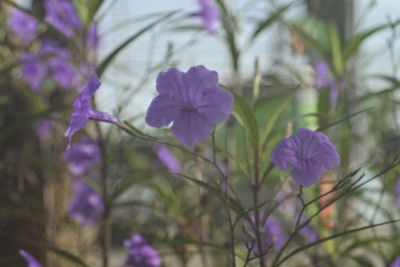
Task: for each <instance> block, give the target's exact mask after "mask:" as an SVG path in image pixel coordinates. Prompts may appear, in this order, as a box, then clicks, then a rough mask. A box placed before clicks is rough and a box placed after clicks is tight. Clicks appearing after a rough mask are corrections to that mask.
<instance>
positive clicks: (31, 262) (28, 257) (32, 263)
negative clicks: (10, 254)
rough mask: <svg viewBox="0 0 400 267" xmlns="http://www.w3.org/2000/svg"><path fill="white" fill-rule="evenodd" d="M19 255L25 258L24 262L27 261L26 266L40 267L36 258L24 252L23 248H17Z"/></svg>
mask: <svg viewBox="0 0 400 267" xmlns="http://www.w3.org/2000/svg"><path fill="white" fill-rule="evenodd" d="M18 252H19V255H21V256H22V257H24V259H25V260H26V262H27V263H28V267H42V265H41V264H39V263H38V262H37V260H36V259H35V258H34V257H33V256H32V255H31V254H29V253H28V252H26V251H25V250H23V249H19V250H18Z"/></svg>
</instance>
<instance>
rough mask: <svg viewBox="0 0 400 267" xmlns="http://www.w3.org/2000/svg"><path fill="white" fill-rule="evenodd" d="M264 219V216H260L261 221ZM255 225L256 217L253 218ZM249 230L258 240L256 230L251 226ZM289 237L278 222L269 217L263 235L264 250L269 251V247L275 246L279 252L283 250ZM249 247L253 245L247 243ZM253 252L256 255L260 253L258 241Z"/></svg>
mask: <svg viewBox="0 0 400 267" xmlns="http://www.w3.org/2000/svg"><path fill="white" fill-rule="evenodd" d="M262 217H263V214H262V213H261V214H260V219H261V218H262ZM252 221H253V223H255V217H254V216H253V217H252ZM248 228H249V230H250V231H251V233H252V234H253V236H254V238H255V239H256V240H257V237H256V236H257V234H256V231H255V229H254V228H253V227H252V226H251V225H248ZM287 238H288V236H287V235H286V234H285V232H284V231H283V229H282V227H281V226H280V225H279V223H278V221H277V220H276V219H275V218H274V217H273V216H269V217H268V219H267V220H266V221H265V222H264V229H263V233H262V237H261V239H262V242H263V247H264V249H267V248H268V247H269V246H273V248H275V249H276V250H279V249H281V248H282V246H283V245H284V244H285V242H286V240H287ZM246 243H247V246H250V245H251V244H250V243H249V241H246ZM253 250H254V251H255V252H256V253H259V249H258V244H257V241H256V242H255V244H254V245H253Z"/></svg>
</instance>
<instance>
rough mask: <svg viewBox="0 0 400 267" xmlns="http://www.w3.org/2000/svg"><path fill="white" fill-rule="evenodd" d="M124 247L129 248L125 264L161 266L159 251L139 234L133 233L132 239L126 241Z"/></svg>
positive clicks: (143, 266)
mask: <svg viewBox="0 0 400 267" xmlns="http://www.w3.org/2000/svg"><path fill="white" fill-rule="evenodd" d="M124 247H125V248H126V249H128V257H127V259H126V262H125V265H126V266H132V267H137V266H140V267H159V266H161V258H160V255H159V254H158V251H157V250H156V249H155V248H153V247H151V246H150V245H149V244H147V242H146V241H145V240H144V238H143V237H142V236H141V235H139V234H134V235H132V237H131V239H128V240H125V241H124Z"/></svg>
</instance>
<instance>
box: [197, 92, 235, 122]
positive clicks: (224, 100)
mask: <svg viewBox="0 0 400 267" xmlns="http://www.w3.org/2000/svg"><path fill="white" fill-rule="evenodd" d="M232 104H233V95H232V94H231V93H230V92H228V91H227V90H225V89H224V88H221V87H214V88H212V89H210V90H208V91H207V92H204V93H203V94H202V96H201V99H200V100H199V101H198V102H197V110H198V111H199V112H200V113H201V114H204V115H205V116H206V117H207V119H208V120H209V121H210V122H211V123H219V122H221V121H224V120H226V119H227V118H228V117H229V115H230V114H231V113H232Z"/></svg>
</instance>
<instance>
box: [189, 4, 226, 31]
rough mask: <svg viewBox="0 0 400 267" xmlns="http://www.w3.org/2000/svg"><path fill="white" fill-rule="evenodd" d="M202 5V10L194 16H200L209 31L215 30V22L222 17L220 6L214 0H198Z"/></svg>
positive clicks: (204, 26)
mask: <svg viewBox="0 0 400 267" xmlns="http://www.w3.org/2000/svg"><path fill="white" fill-rule="evenodd" d="M197 2H198V3H199V6H200V11H199V12H197V13H194V14H193V15H194V16H199V17H200V18H201V20H202V22H203V28H204V29H205V30H206V31H207V32H208V33H214V32H215V25H214V24H215V22H217V21H218V20H219V19H220V14H219V10H218V8H217V7H216V6H215V4H214V3H213V2H212V0H197Z"/></svg>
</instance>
